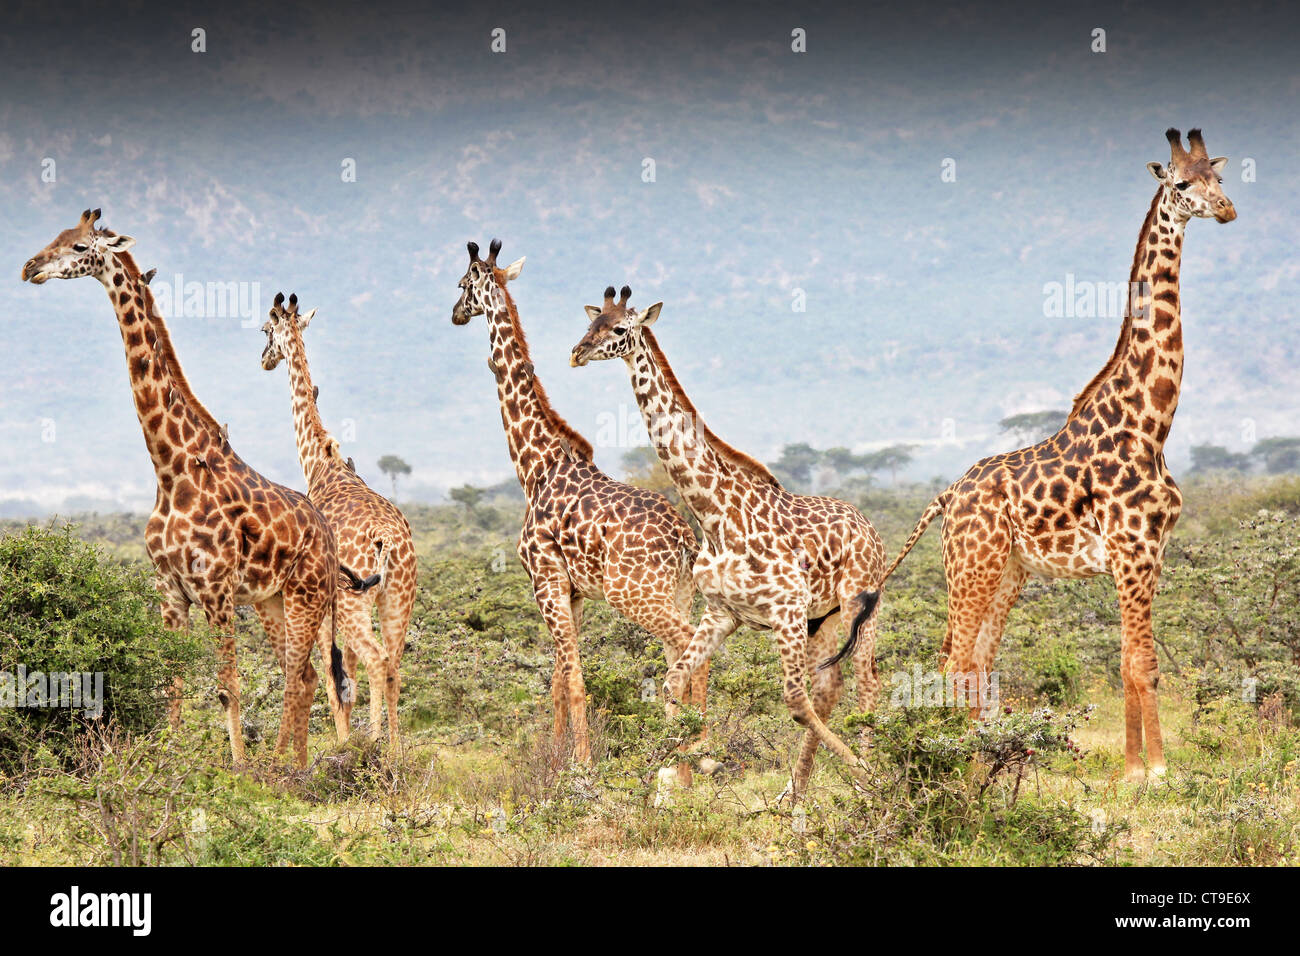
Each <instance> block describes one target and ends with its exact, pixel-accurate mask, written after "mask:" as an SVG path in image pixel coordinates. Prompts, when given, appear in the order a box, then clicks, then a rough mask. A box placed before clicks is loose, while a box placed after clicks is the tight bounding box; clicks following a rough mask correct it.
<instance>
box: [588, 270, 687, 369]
mask: <svg viewBox="0 0 1300 956" xmlns="http://www.w3.org/2000/svg"><path fill="white" fill-rule="evenodd" d="M631 297H632V290H631V289H630V288H629V287H628V286H623V288H622V290H621V291H620V292H619V300H618V301H617V302H615V301H614V287H613V286H610V287H609V288H607V289H606V290H605V304H604V305H588V306H583V308H585V309H586V310H587V318H589V319H590V320H591V325H589V326H588V327H587V334H586V335H584V336H583V337H582V339H581V340H580V341H579V342H578V344H577V345H575V346H574V347H573V352H572V353H571V354H570V355H569V364H570V365H572V366H574V367H575V368H576V367H577V366H579V365H586V364H587V363H588V362H592V361H596V362H599V361H601V360H602V359H613V358H622V357H623V356H624V355H627V354H628V353H629V352H631V351H632V350H633V348H634V347H635V346H636V344H637V342H638V341H639V340H640V338H641V336H640V335H639V330H640V329H643V328H645V327H646V326H648V325H654V323H655V319H657V318H659V310H660V309H662V308H663V306H664V304H663V303H662V302H656V303H655V304H654V305H652V306H650V307H649V308H648V309H646V310H645V311H644V312H638V311H637V310H636V309H634V308H633V307H632V306H630V305H628V304H627V300H628V299H630V298H631Z"/></svg>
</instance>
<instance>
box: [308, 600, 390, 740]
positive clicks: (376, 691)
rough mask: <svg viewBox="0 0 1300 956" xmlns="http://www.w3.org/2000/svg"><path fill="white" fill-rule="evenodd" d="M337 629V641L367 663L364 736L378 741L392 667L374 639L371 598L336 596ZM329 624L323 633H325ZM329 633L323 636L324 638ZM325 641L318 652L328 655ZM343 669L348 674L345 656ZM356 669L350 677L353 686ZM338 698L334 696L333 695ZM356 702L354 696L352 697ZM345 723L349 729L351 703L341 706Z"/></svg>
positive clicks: (385, 652) (345, 655)
mask: <svg viewBox="0 0 1300 956" xmlns="http://www.w3.org/2000/svg"><path fill="white" fill-rule="evenodd" d="M338 602H339V603H338V621H339V623H338V628H339V636H340V638H342V639H344V640H346V647H347V648H348V649H349V650H351V649H353V648H355V649H356V650H355V652H356V653H357V654H359V655H360V657H361V659H362V660H364V661H365V664H366V679H367V681H368V683H369V684H370V727H369V730H368V733H367V736H368V737H369V738H370V739H371V740H378V739H379V735H380V734H381V733H382V732H383V726H384V701H385V700H386V699H387V697H388V693H389V688H390V686H391V683H392V680H391V678H392V668H391V667H390V666H389V661H388V653H387V651H385V650H384V648H383V647H382V646H381V645H380V644H379V642H378V641H376V640H375V638H374V625H373V624H372V623H371V619H370V596H369V595H365V594H351V593H348V592H344V593H342V594H340V595H339V597H338ZM328 627H329V625H328V623H327V624H326V630H327V632H328ZM327 638H328V633H327V634H326V639H327ZM326 639H323V640H322V643H321V652H322V653H328V650H329V646H328V644H327V643H326ZM343 665H344V666H343V669H344V672H346V671H347V653H346V652H345V653H344V657H343ZM354 675H355V669H354V671H353V674H351V675H349V678H350V679H351V680H352V681H353V687H355V686H356V678H355V676H354ZM336 696H337V695H336ZM353 699H354V700H355V693H354V695H353ZM342 709H343V712H344V715H345V717H344V720H345V723H346V725H347V727H348V728H349V729H350V728H351V723H350V721H349V720H348V716H347V715H350V714H351V713H352V702H351V701H349V702H348V703H347V704H343V705H342Z"/></svg>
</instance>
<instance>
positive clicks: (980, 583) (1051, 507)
mask: <svg viewBox="0 0 1300 956" xmlns="http://www.w3.org/2000/svg"><path fill="white" fill-rule="evenodd" d="M1165 135H1166V137H1167V138H1168V140H1169V147H1170V157H1169V165H1168V166H1163V165H1161V164H1160V163H1148V164H1147V169H1149V170H1150V171H1151V175H1152V176H1154V177H1155V179H1156V181H1157V182H1158V183H1159V184H1160V186H1159V188H1158V189H1157V190H1156V194H1155V198H1154V199H1152V201H1151V206H1150V208H1149V209H1148V210H1147V214H1146V217H1145V219H1143V221H1142V229H1141V231H1140V232H1139V233H1138V242H1137V251H1136V252H1135V253H1134V255H1133V267H1132V270H1131V272H1130V275H1129V304H1128V308H1127V309H1126V310H1125V316H1124V322H1123V325H1122V327H1121V329H1120V334H1119V341H1118V342H1117V343H1116V345H1115V351H1114V353H1113V354H1112V355H1111V357H1110V360H1109V361H1108V362H1107V363H1106V365H1105V367H1104V368H1102V370H1101V371H1100V372H1098V373H1097V374H1096V375H1095V376H1094V377H1093V379H1092V381H1090V382H1089V383H1088V384H1087V386H1085V387H1084V389H1083V391H1082V392H1080V393H1079V394H1078V396H1077V397H1076V398H1075V400H1074V406H1073V408H1072V409H1071V411H1070V415H1069V418H1068V419H1067V420H1066V423H1065V425H1064V426H1062V428H1061V430H1060V431H1058V432H1057V433H1056V434H1055V435H1053V436H1052V437H1051V438H1048V439H1046V440H1045V441H1041V442H1039V443H1038V444H1037V445H1033V446H1031V447H1029V448H1022V449H1020V450H1019V451H1013V452H1008V453H1006V454H1002V455H994V456H992V457H990V458H985V459H983V460H982V461H979V462H976V463H975V464H974V465H973V466H972V467H971V468H970V470H969V471H967V472H966V474H965V475H963V476H962V477H961V478H959V479H957V481H955V482H954V483H953V484H952V485H951V486H949V487H948V488H947V489H946V490H945V491H943V492H942V493H941V494H940V495H939V496H938V497H937V498H935V499H934V501H933V502H931V503H930V505H929V507H927V508H926V510H925V512H924V513H923V514H922V515H921V518H920V521H919V522H918V523H917V526H916V529H915V530H914V531H913V532H912V535H911V537H909V538H908V540H907V543H906V544H905V545H904V547H903V550H902V552H901V553H900V554H899V555H898V557H897V558H895V559H894V563H893V564H891V565H890V566H889V569H888V570H887V571H886V572H885V577H888V576H889V575H890V574H892V573H893V571H894V569H895V568H897V567H898V565H899V563H900V562H901V561H902V560H903V558H904V557H906V556H907V553H908V552H909V551H911V549H912V547H913V545H915V544H916V542H917V541H918V540H919V539H920V537H921V535H922V534H923V533H924V532H925V529H926V527H927V526H928V525H929V524H930V522H931V521H933V520H934V519H935V518H936V517H938V516H939V515H940V514H942V515H943V516H944V520H943V564H944V573H945V576H946V577H947V581H948V631H947V635H946V636H945V638H944V642H943V658H944V666H945V667H946V668H947V669H948V670H949V671H950V672H952V673H953V674H954V675H959V676H957V677H954V680H955V681H958V682H968V681H971V680H974V681H977V682H978V683H977V684H976V686H975V687H970V686H969V685H967V686H966V687H965V688H964V690H965V692H966V693H967V694H972V695H973V696H975V698H976V699H977V700H978V701H979V702H981V703H982V699H981V698H980V697H979V693H980V691H981V689H982V688H983V686H984V683H985V678H986V675H987V674H988V672H989V670H990V669H991V668H992V666H993V658H994V655H995V654H996V653H997V649H998V642H999V641H1000V640H1001V638H1002V631H1003V628H1004V627H1005V626H1006V620H1007V614H1008V613H1009V612H1010V610H1011V606H1012V605H1013V604H1015V601H1016V598H1017V597H1018V596H1019V594H1020V589H1021V587H1022V586H1023V585H1024V583H1025V580H1026V579H1027V578H1028V576H1029V575H1030V574H1031V573H1032V574H1038V575H1041V576H1043V577H1048V578H1086V577H1093V576H1094V575H1098V574H1105V573H1109V574H1110V575H1111V576H1112V577H1113V578H1114V579H1115V586H1116V589H1117V590H1118V592H1119V606H1120V619H1121V627H1122V632H1123V636H1122V642H1121V654H1120V674H1121V676H1122V677H1123V681H1124V712H1125V734H1124V742H1125V754H1124V762H1125V771H1126V775H1127V777H1128V778H1129V779H1130V780H1142V779H1144V778H1145V776H1146V768H1145V767H1144V765H1143V762H1142V737H1143V731H1144V730H1145V733H1146V743H1147V756H1148V759H1149V761H1150V765H1151V772H1152V773H1153V774H1155V775H1162V774H1163V773H1164V772H1165V757H1164V744H1163V740H1162V738H1161V734H1160V718H1159V716H1158V714H1157V709H1156V685H1157V684H1158V683H1159V680H1160V669H1159V662H1158V660H1157V658H1156V651H1155V645H1154V640H1153V636H1152V629H1151V603H1152V600H1153V598H1154V596H1155V591H1156V585H1157V583H1158V581H1159V577H1160V569H1161V565H1162V563H1163V560H1164V553H1165V545H1166V544H1167V543H1168V541H1169V535H1170V533H1171V532H1172V531H1173V528H1174V523H1175V522H1176V521H1177V520H1178V515H1179V511H1180V509H1181V506H1182V495H1181V494H1180V493H1179V491H1178V486H1177V485H1176V484H1174V479H1173V478H1172V477H1171V476H1170V474H1169V470H1168V469H1167V468H1166V467H1165V457H1164V444H1165V439H1166V437H1168V435H1169V429H1170V426H1171V425H1172V424H1173V419H1174V410H1175V409H1176V408H1177V407H1178V391H1179V387H1180V385H1181V382H1182V378H1183V328H1182V317H1181V314H1180V308H1179V298H1178V271H1179V265H1180V263H1181V261H1182V251H1183V230H1184V228H1185V227H1186V225H1187V222H1188V220H1190V219H1192V218H1193V217H1196V218H1199V219H1210V218H1213V219H1216V220H1218V221H1219V222H1221V223H1225V222H1231V221H1232V220H1234V219H1236V218H1237V213H1236V210H1235V209H1234V208H1233V206H1232V203H1231V202H1229V201H1228V198H1227V197H1226V196H1225V195H1224V194H1223V190H1222V189H1221V188H1220V183H1221V182H1222V180H1221V179H1220V178H1219V173H1220V172H1222V170H1223V167H1224V166H1225V165H1226V164H1227V162H1228V160H1227V157H1224V156H1221V157H1219V158H1217V159H1210V158H1209V156H1208V155H1207V154H1206V151H1205V142H1204V140H1202V139H1201V131H1200V130H1196V129H1194V130H1192V131H1191V132H1189V133H1188V134H1187V139H1188V143H1189V144H1190V145H1191V151H1190V152H1188V151H1186V150H1184V149H1183V145H1182V137H1181V135H1180V134H1179V132H1178V130H1176V129H1170V130H1168V131H1167V132H1166V134H1165Z"/></svg>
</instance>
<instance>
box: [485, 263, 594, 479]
mask: <svg viewBox="0 0 1300 956" xmlns="http://www.w3.org/2000/svg"><path fill="white" fill-rule="evenodd" d="M497 282H498V285H499V287H500V289H501V292H502V294H503V295H504V296H505V300H506V311H507V314H508V315H509V316H510V328H511V331H512V332H513V333H514V337H515V341H516V342H518V343H519V354H520V356H521V357H522V359H523V361H524V362H528V363H531V362H532V357H531V356H530V355H529V353H528V340H527V339H526V338H524V330H523V328H521V327H520V325H519V312H518V310H517V309H516V308H515V300H514V297H513V296H511V295H510V291H509V290H508V289H507V288H506V286H505V282H504V281H502V280H501V279H500V278H498V279H497ZM532 389H533V395H534V397H535V398H536V399H537V405H538V407H539V408H540V409H541V411H542V414H543V415H544V416H545V417H546V420H547V422H549V423H550V425H551V427H552V428H554V429H555V431H556V433H557V434H558V435H560V436H561V437H562V438H563V439H564V440H565V441H567V442H568V443H569V448H570V449H571V450H572V451H573V453H574V454H575V455H577V456H578V457H579V458H581V459H583V460H584V461H592V460H593V459H594V457H595V452H594V451H593V450H592V447H591V442H589V441H587V439H586V438H584V437H583V436H582V435H581V434H580V433H579V432H578V431H577V429H575V428H574V427H573V426H572V425H570V424H569V423H568V422H566V421H565V420H564V419H563V418H562V417H561V416H560V413H559V412H557V411H556V410H555V408H554V407H553V406H552V405H551V400H550V398H548V397H547V395H546V389H544V388H543V387H542V383H541V381H539V380H538V379H537V378H536V377H534V378H533V381H532Z"/></svg>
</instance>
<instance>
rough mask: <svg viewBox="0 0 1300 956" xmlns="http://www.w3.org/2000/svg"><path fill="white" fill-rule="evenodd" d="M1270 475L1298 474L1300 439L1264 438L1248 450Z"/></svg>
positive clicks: (1299, 468) (1299, 466) (1299, 467)
mask: <svg viewBox="0 0 1300 956" xmlns="http://www.w3.org/2000/svg"><path fill="white" fill-rule="evenodd" d="M1250 456H1251V457H1252V458H1258V459H1259V460H1260V461H1261V462H1262V463H1263V465H1264V470H1265V471H1266V472H1268V473H1269V474H1270V475H1283V474H1294V473H1295V472H1300V438H1265V439H1264V440H1263V441H1260V442H1257V443H1256V445H1255V447H1254V448H1252V449H1251V450H1250Z"/></svg>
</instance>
